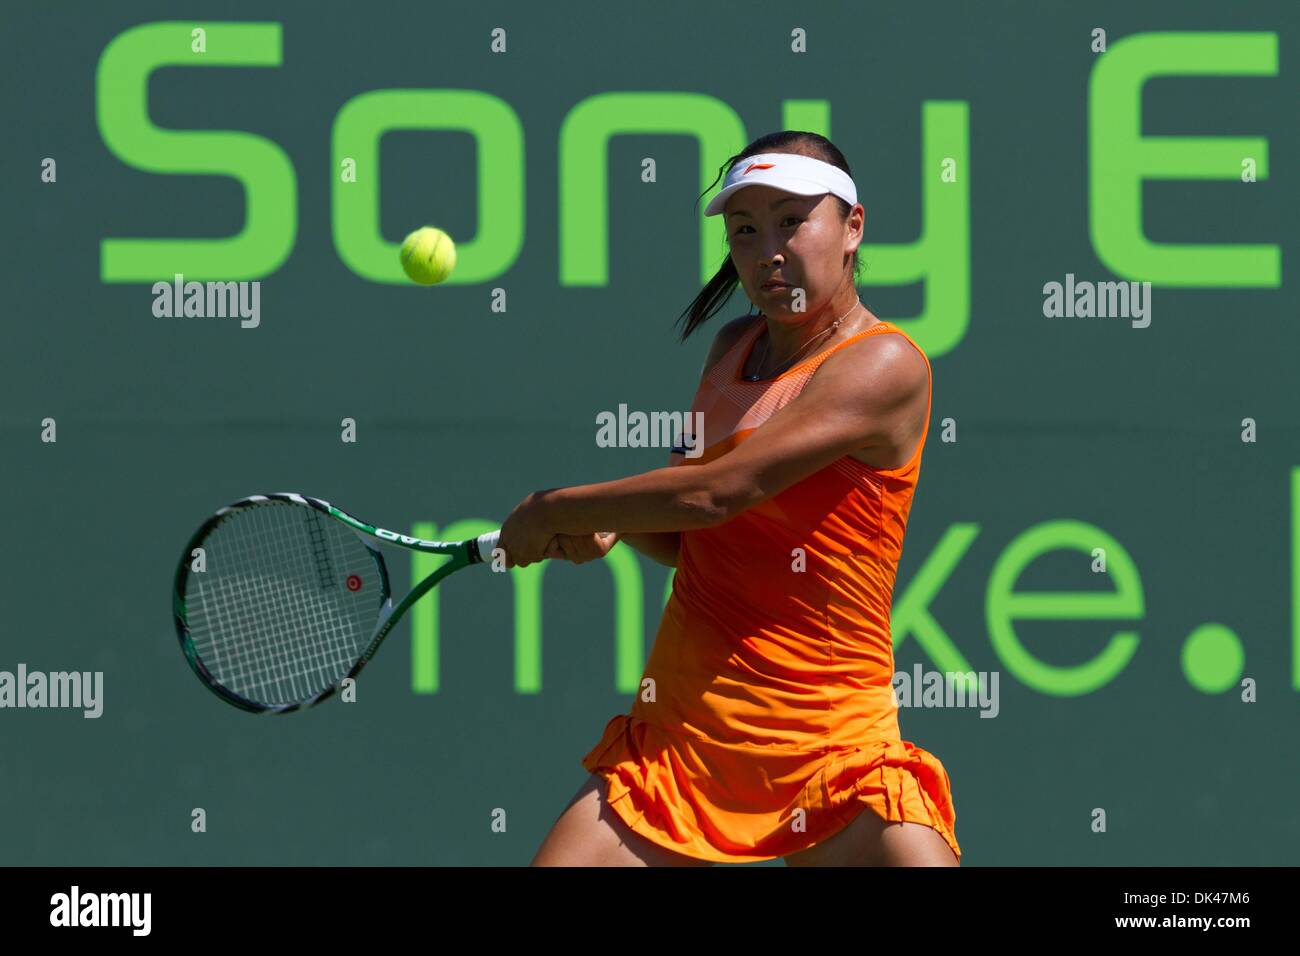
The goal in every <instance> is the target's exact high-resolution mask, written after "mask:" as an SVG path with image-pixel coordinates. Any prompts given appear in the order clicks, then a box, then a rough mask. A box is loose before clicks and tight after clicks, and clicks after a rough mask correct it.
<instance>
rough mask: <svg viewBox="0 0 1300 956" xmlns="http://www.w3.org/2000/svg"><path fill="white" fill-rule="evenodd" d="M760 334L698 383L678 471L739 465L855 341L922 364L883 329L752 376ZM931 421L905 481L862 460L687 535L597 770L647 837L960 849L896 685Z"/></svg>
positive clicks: (758, 322) (698, 851)
mask: <svg viewBox="0 0 1300 956" xmlns="http://www.w3.org/2000/svg"><path fill="white" fill-rule="evenodd" d="M764 324H765V321H764V319H763V317H762V316H761V315H760V316H758V317H756V319H755V322H754V324H753V326H752V327H751V328H749V329H747V330H746V331H745V333H744V334H742V335H741V337H740V339H739V340H738V341H737V342H736V344H735V345H734V346H733V347H732V348H731V349H730V350H729V351H728V352H727V353H726V354H725V355H724V356H723V357H722V359H720V360H719V361H718V362H717V363H716V364H715V365H714V367H713V368H712V369H711V370H710V371H709V372H708V373H707V374H706V375H705V377H704V379H703V380H702V381H701V382H700V386H699V390H698V391H697V392H696V395H695V401H694V404H693V405H692V409H691V410H692V412H703V413H704V418H703V425H704V436H703V447H704V451H703V453H702V454H701V455H700V456H699V457H697V458H686V457H685V455H683V454H681V453H675V454H673V455H672V457H671V459H670V464H671V465H672V466H690V465H693V464H704V463H706V462H709V461H712V460H713V459H715V458H717V457H718V456H720V455H725V454H726V453H727V452H728V451H729V450H730V449H732V448H734V447H736V445H737V444H739V443H740V442H742V441H744V439H745V438H746V436H747V435H748V434H749V433H750V432H752V431H753V430H754V429H755V428H758V427H759V426H760V425H762V424H763V422H764V421H766V420H767V418H768V417H769V416H770V415H772V414H773V413H774V412H776V410H777V409H779V408H781V407H782V406H783V405H785V404H786V403H788V402H790V401H791V400H793V399H794V398H795V396H797V395H798V394H799V392H800V391H801V390H802V389H803V387H804V385H805V384H806V383H807V382H808V380H809V379H810V378H811V377H812V375H813V373H814V372H815V371H816V370H817V367H818V366H819V365H820V364H821V363H822V362H824V361H825V360H826V359H827V358H828V357H829V356H830V355H831V354H832V353H833V352H835V351H837V350H838V349H841V348H843V347H844V346H846V345H848V344H849V343H851V342H854V341H857V340H859V339H862V338H865V337H867V336H870V335H901V336H903V338H905V339H906V340H907V341H908V342H910V343H911V344H912V346H913V347H915V348H916V349H917V351H918V352H921V349H920V347H919V346H917V345H916V343H915V342H914V341H913V340H912V338H911V337H910V336H908V335H907V334H906V333H905V332H903V331H902V330H901V329H899V328H898V327H897V326H894V325H892V324H890V323H888V322H881V323H878V324H877V325H875V326H872V327H871V328H870V329H867V330H866V331H864V332H860V333H858V334H857V335H854V336H852V337H850V338H849V339H846V340H845V341H844V342H841V343H839V344H838V345H836V346H835V347H834V348H831V349H828V350H826V351H825V352H822V353H821V354H819V355H815V356H813V357H812V358H810V359H808V360H807V361H805V362H803V363H801V364H798V365H796V366H794V367H793V368H791V369H789V370H787V371H786V372H784V373H782V374H781V375H779V376H777V377H776V378H774V379H766V380H763V381H760V382H746V381H744V380H743V379H742V376H741V370H742V369H743V368H744V367H745V362H746V360H747V359H748V356H749V353H750V351H751V349H752V348H753V346H754V343H755V341H756V340H757V339H758V337H759V335H760V334H761V333H762V331H763V328H764ZM921 356H922V358H925V362H926V368H927V370H929V367H930V362H929V359H928V358H926V357H925V353H924V352H921ZM929 410H930V409H929V400H928V399H927V404H926V422H927V425H926V429H925V432H923V433H922V435H921V441H920V442H919V443H918V445H917V448H916V452H915V453H914V454H913V455H912V458H911V460H910V461H908V462H907V464H905V465H903V466H902V467H900V468H893V469H888V470H881V469H876V468H871V467H869V466H867V465H865V464H863V463H861V462H859V461H857V460H856V459H854V458H852V457H851V456H848V455H846V456H844V457H843V458H840V459H838V460H837V461H835V462H833V463H831V464H830V465H828V466H827V467H825V468H823V469H822V470H821V471H819V472H816V473H815V474H812V475H810V476H808V477H807V478H804V479H803V480H802V481H799V482H797V483H795V484H794V485H792V486H790V487H789V488H787V489H785V490H784V491H782V492H781V493H780V494H778V495H774V496H773V497H771V498H769V499H768V500H766V501H764V502H762V503H761V504H758V505H755V506H753V507H751V508H748V509H746V510H745V511H743V512H742V513H740V514H738V515H736V516H735V517H734V518H731V519H730V520H728V521H726V522H725V523H723V524H721V525H717V526H715V527H712V528H703V529H699V530H693V531H683V532H682V533H681V548H680V552H679V557H678V562H677V572H676V575H675V576H674V579H673V587H672V594H671V596H670V597H669V600H668V604H667V606H666V607H665V608H664V613H663V618H662V619H661V621H660V624H659V630H658V633H657V634H656V636H655V642H654V646H653V648H652V650H651V652H650V658H649V660H648V661H647V662H646V667H645V672H644V677H643V679H642V689H641V692H640V693H639V694H638V696H637V698H636V701H635V703H634V704H633V706H632V708H631V711H630V713H626V714H619V715H618V716H616V717H614V718H612V719H611V720H610V721H609V723H608V724H607V725H606V726H605V730H604V733H603V734H602V736H601V739H600V741H599V742H598V743H597V744H596V746H595V747H593V748H592V749H591V751H590V752H589V753H588V754H587V755H586V756H585V757H584V758H583V759H582V766H583V767H584V768H586V769H587V770H588V771H590V772H592V773H597V774H600V775H602V776H603V777H604V778H605V780H606V781H607V782H608V788H607V790H606V796H607V799H608V802H609V804H610V806H611V807H612V808H613V809H614V811H615V812H617V813H618V815H619V816H620V817H621V818H622V819H623V821H624V822H625V823H626V824H627V825H628V826H629V827H630V828H631V829H632V830H634V831H635V832H637V833H639V834H641V835H642V836H644V837H646V838H647V839H649V840H651V841H652V842H654V843H656V844H658V845H660V846H662V847H666V848H667V849H669V850H675V851H676V852H678V853H681V854H684V855H685V856H689V857H693V858H696V859H701V860H713V861H716V862H722V863H746V862H753V861H757V860H770V859H774V858H776V857H781V856H785V855H787V854H790V853H794V852H796V851H798V850H802V849H805V848H807V847H810V846H813V845H815V844H817V843H820V842H822V841H823V840H825V839H827V838H828V837H830V836H832V835H833V834H835V833H836V832H837V831H839V830H841V829H843V828H844V827H845V826H847V825H848V823H849V822H850V821H851V820H852V819H853V818H854V817H855V816H856V815H857V814H858V813H860V812H862V810H863V808H864V807H870V808H871V810H872V811H874V812H875V813H876V814H878V815H879V816H880V817H881V818H883V819H885V820H888V821H891V822H903V821H906V822H911V823H922V824H925V825H927V826H930V827H932V828H934V829H935V830H937V831H938V832H939V833H940V834H941V835H942V836H943V838H944V839H945V840H946V841H947V842H948V845H949V846H951V847H952V851H953V853H955V854H957V855H958V856H960V854H961V849H960V847H958V845H957V838H956V833H955V824H956V813H955V811H954V809H953V803H952V795H951V788H950V784H949V781H948V774H947V771H945V770H944V768H943V764H941V763H940V762H939V760H938V759H937V758H936V757H934V756H933V755H931V754H930V753H928V752H926V751H925V750H922V749H921V748H919V747H916V746H913V745H912V744H911V743H908V742H907V741H905V740H902V739H900V734H899V727H898V706H897V704H896V703H895V700H894V697H893V694H892V691H891V683H890V682H891V678H892V676H893V673H894V651H893V642H892V640H891V637H890V627H889V612H890V606H891V603H892V598H893V589H894V579H895V575H896V572H897V569H898V559H899V556H900V554H901V553H902V547H903V533H904V531H905V529H906V527H907V516H908V512H909V511H910V510H911V505H912V493H913V491H914V489H915V487H916V480H917V475H918V473H919V471H920V467H921V451H922V448H923V447H924V445H925V437H926V433H928V431H929V425H928V423H929ZM689 420H690V421H696V420H697V419H696V418H695V416H694V414H692V415H691V417H690V419H689ZM647 679H649V680H652V681H653V684H652V685H648V684H647ZM648 686H650V687H652V689H653V700H651V699H647V698H648V697H650V696H651V694H650V691H649V690H647V687H648Z"/></svg>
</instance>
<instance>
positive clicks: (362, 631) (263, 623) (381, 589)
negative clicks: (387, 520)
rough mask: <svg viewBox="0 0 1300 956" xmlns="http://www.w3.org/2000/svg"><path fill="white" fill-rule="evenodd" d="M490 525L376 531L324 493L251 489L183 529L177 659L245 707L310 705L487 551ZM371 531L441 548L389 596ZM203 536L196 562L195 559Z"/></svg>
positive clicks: (414, 545) (275, 709)
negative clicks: (186, 533) (181, 656)
mask: <svg viewBox="0 0 1300 956" xmlns="http://www.w3.org/2000/svg"><path fill="white" fill-rule="evenodd" d="M500 533H501V532H500V530H499V529H498V530H497V531H491V532H489V533H487V534H483V535H479V536H478V537H477V538H469V539H467V540H465V541H454V542H453V541H424V540H422V539H420V538H412V537H409V536H408V535H404V534H398V533H397V532H395V531H385V530H384V529H383V528H377V527H375V526H374V525H369V524H366V523H365V522H364V521H361V520H360V519H358V518H354V517H353V516H352V515H350V514H348V513H347V512H346V511H343V510H341V509H339V508H335V507H334V506H333V505H331V504H330V503H329V502H327V501H321V500H320V499H318V498H308V497H307V496H305V495H298V494H291V493H284V494H274V495H253V496H251V497H249V498H243V499H241V500H240V501H237V502H235V503H234V504H232V505H230V506H229V507H227V508H222V509H221V510H220V511H218V512H217V513H216V514H215V515H213V516H212V517H211V518H209V519H208V520H207V521H206V522H204V524H203V526H202V527H201V528H199V530H198V531H196V532H195V533H194V535H193V537H191V538H190V541H189V544H187V545H186V546H185V553H184V554H183V555H182V556H181V562H180V566H179V568H177V571H176V580H175V585H174V590H173V595H172V606H173V613H174V615H175V618H176V633H177V635H178V636H179V637H180V642H181V649H182V650H183V651H184V652H185V659H186V660H188V661H189V662H190V667H191V668H193V669H194V673H196V674H197V675H198V676H199V679H200V680H201V681H203V683H204V685H205V686H206V687H207V688H208V689H209V690H211V691H212V692H213V693H215V694H216V695H217V696H218V697H220V698H221V699H222V700H224V701H226V702H227V703H230V704H234V705H235V706H236V707H239V708H242V709H243V710H247V711H252V712H254V713H275V714H283V713H288V712H289V711H294V710H299V709H301V708H305V707H311V706H314V705H315V704H318V703H320V702H321V701H322V700H324V699H325V698H326V697H329V696H330V695H331V694H333V693H334V692H335V691H336V690H337V689H338V688H339V686H340V685H341V684H342V682H343V681H344V679H346V678H349V677H356V675H357V674H358V673H360V672H361V668H362V667H364V666H365V664H366V662H367V661H369V660H370V658H372V657H373V656H374V655H375V652H376V651H377V650H379V645H380V644H381V643H383V640H384V638H385V637H387V636H388V632H389V631H391V630H392V629H393V625H395V624H396V623H397V622H398V621H399V620H400V619H401V617H402V615H403V614H405V613H406V611H407V610H408V609H409V608H410V607H411V605H413V604H414V603H415V602H416V601H418V600H419V599H420V598H422V597H423V596H424V595H425V594H427V593H428V592H429V591H430V590H431V589H432V588H433V587H434V586H435V585H437V584H438V582H439V581H441V580H442V579H443V578H445V577H447V576H448V575H449V574H454V573H455V572H457V571H459V570H460V569H461V568H464V567H468V566H469V565H471V564H480V563H482V562H484V561H485V560H486V559H488V558H490V557H492V552H493V550H494V549H495V548H496V546H497V538H498V536H499V535H500ZM372 541H375V542H378V541H383V542H386V543H388V544H394V545H400V546H401V547H403V548H409V549H410V550H412V551H424V552H427V553H431V554H445V555H449V556H450V560H449V561H447V562H446V563H444V564H443V565H442V566H441V567H439V568H438V570H436V571H434V572H433V573H432V574H430V575H429V576H428V577H426V578H425V579H424V580H423V581H421V582H420V583H419V584H417V585H416V586H415V587H414V588H412V589H411V592H410V593H409V594H407V595H406V597H404V598H402V599H401V600H400V601H399V602H397V604H396V605H394V604H393V599H392V596H391V594H390V593H389V581H388V569H387V568H386V567H385V566H384V558H383V555H382V554H381V553H380V552H379V549H378V548H376V547H375V546H374V544H372ZM196 548H202V549H203V554H202V561H203V564H202V565H198V567H201V568H202V570H196V565H197V563H198V556H197V555H196V554H195V549H196Z"/></svg>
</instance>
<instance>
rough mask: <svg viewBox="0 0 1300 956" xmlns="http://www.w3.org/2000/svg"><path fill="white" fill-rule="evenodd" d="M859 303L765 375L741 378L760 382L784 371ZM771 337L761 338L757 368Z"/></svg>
mask: <svg viewBox="0 0 1300 956" xmlns="http://www.w3.org/2000/svg"><path fill="white" fill-rule="evenodd" d="M861 304H862V300H861V299H858V301H857V302H855V303H853V308H851V309H849V311H848V312H845V313H844V314H843V315H841V316H840V317H839V318H838V319H836V320H835V321H834V322H832V323H831V324H830V326H829V327H828V328H825V329H823V330H822V331H820V332H818V333H817V334H816V335H814V336H813V337H812V338H810V339H809V340H808V341H807V342H805V343H804V344H803V345H802V346H800V348H799V351H797V352H795V353H794V355H792V356H790V357H789V358H788V359H786V360H785V361H784V362H783V363H782V364H781V365H780V366H779V367H777V368H775V369H773V370H772V371H770V372H768V373H767V374H766V375H758V374H755V375H744V376H742V378H743V379H744V381H746V382H761V381H762V380H763V379H765V378H771V377H772V376H773V375H776V374H777V373H778V372H781V371H784V370H785V369H786V368H788V367H789V366H790V363H792V362H794V361H795V359H797V358H799V356H800V355H802V354H803V353H804V352H806V351H808V346H810V345H812V344H813V343H814V342H816V341H817V340H818V339H820V338H822V336H825V335H830V334H832V333H834V331H835V330H836V329H838V328H839V327H840V323H841V322H843V321H844V320H845V319H846V318H848V317H849V313H851V312H852V311H853V309H856V308H857V307H858V306H860V305H861ZM771 337H772V336H771V335H770V334H769V335H768V337H767V338H765V339H763V358H762V360H761V361H760V362H759V363H758V367H759V368H762V367H763V363H764V362H766V361H767V353H768V345H767V343H768V340H769V339H771Z"/></svg>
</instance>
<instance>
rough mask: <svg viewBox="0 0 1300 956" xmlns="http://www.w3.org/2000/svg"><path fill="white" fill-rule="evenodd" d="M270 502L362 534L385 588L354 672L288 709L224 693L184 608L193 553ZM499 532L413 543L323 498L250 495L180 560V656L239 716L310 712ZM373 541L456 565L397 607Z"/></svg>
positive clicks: (202, 530)
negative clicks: (233, 520) (236, 514)
mask: <svg viewBox="0 0 1300 956" xmlns="http://www.w3.org/2000/svg"><path fill="white" fill-rule="evenodd" d="M268 501H287V502H290V503H292V504H296V505H306V506H308V507H311V508H314V509H316V510H317V511H319V512H321V513H322V514H325V515H327V516H329V517H330V518H333V519H335V520H336V521H340V522H342V523H343V524H345V525H347V526H348V527H349V528H351V529H352V530H353V531H356V532H359V534H358V537H359V538H360V540H361V543H362V544H364V545H365V546H366V548H367V549H368V550H369V551H370V555H371V557H372V558H374V561H375V566H376V568H377V569H378V571H379V580H380V587H381V588H382V597H383V600H382V603H381V604H380V611H379V618H378V621H377V624H376V627H375V633H374V636H373V637H372V638H371V639H370V643H369V644H368V645H367V646H366V649H365V651H364V652H363V653H362V655H361V657H360V658H358V659H357V661H356V663H354V664H353V665H352V667H351V669H350V670H349V671H348V673H347V674H345V675H344V676H343V677H341V678H339V681H338V683H336V684H334V685H333V686H331V687H328V688H326V689H325V690H323V691H321V692H319V693H318V694H315V695H314V696H312V697H310V698H308V699H306V700H302V701H295V702H293V703H289V704H267V703H263V702H260V701H254V700H249V699H248V698H247V697H244V696H243V695H242V694H238V693H236V692H235V691H233V690H231V689H230V688H228V687H225V686H224V685H222V684H221V683H220V682H218V681H217V679H216V678H215V677H213V676H212V673H211V672H210V671H209V670H208V668H207V667H206V666H205V665H204V663H203V661H202V660H200V659H199V657H198V654H197V653H196V651H195V649H194V640H193V638H192V636H191V635H190V628H189V624H188V610H187V608H186V604H185V586H186V583H187V582H188V581H189V577H190V575H191V574H201V573H203V572H195V571H191V570H190V564H191V562H192V561H193V555H194V549H195V548H198V547H201V546H202V543H203V541H204V540H205V539H206V538H207V536H208V534H209V533H210V532H211V531H212V529H213V528H214V527H216V526H217V525H218V524H219V523H220V522H221V521H223V520H224V519H225V518H226V517H227V516H228V515H229V514H230V513H231V512H233V511H237V510H239V509H241V508H249V507H256V506H257V505H259V504H262V503H265V502H268ZM497 533H498V532H496V531H493V532H490V533H489V534H486V535H480V536H479V537H477V538H467V539H465V540H464V541H427V540H425V539H423V538H413V537H411V536H410V535H405V534H399V533H398V532H396V531H389V530H387V529H385V528H380V527H378V526H377V525H372V524H367V523H366V522H364V521H362V520H361V519H360V518H357V517H355V516H354V515H350V514H348V513H347V512H346V511H344V510H343V509H342V508H336V507H335V506H334V505H332V504H330V503H329V502H328V501H323V500H322V499H320V498H312V497H309V496H308V495H301V494H298V493H296V492H290V491H285V492H276V493H274V494H266V495H249V496H248V497H246V498H240V499H239V500H238V501H235V502H232V503H231V504H229V505H227V506H226V507H224V508H222V509H221V510H219V511H218V512H216V514H214V515H212V517H210V518H208V520H207V521H205V522H204V523H203V524H202V525H201V526H200V527H199V529H198V530H197V531H195V532H194V534H192V535H191V536H190V540H189V542H188V543H187V544H186V545H185V552H184V554H183V555H182V556H181V560H180V563H179V565H177V568H176V576H175V579H174V581H173V585H172V617H173V620H174V621H175V623H176V634H177V637H178V638H179V639H180V644H181V651H182V652H183V653H184V654H185V659H186V660H187V661H188V662H189V665H190V668H191V669H192V670H193V671H194V673H195V674H196V675H198V678H199V680H201V681H202V682H203V684H204V686H205V687H207V688H208V690H210V691H212V692H213V693H214V694H216V695H217V696H218V697H220V698H221V699H222V700H224V701H226V703H228V704H233V705H234V706H235V707H238V708H239V709H240V710H245V711H248V712H249V713H254V714H289V713H292V712H294V711H295V710H306V709H307V708H308V707H315V706H316V705H317V704H319V703H320V702H321V701H323V700H326V699H327V698H329V697H332V696H333V695H334V694H335V693H336V692H337V691H338V689H339V687H340V686H342V683H343V681H345V680H348V679H349V678H355V677H356V676H357V675H358V674H359V673H361V669H362V668H363V667H365V666H366V664H367V663H368V662H369V661H370V659H371V658H372V657H374V656H375V652H376V651H378V650H379V645H380V644H382V643H383V642H384V638H386V637H387V636H388V634H389V632H390V631H391V630H392V629H393V628H394V627H395V626H396V624H397V622H398V621H400V620H401V619H402V616H403V615H404V614H405V613H406V612H407V610H409V609H410V607H411V606H412V605H413V604H415V602H416V601H418V600H420V598H422V597H424V595H426V594H427V593H429V591H431V590H432V589H433V588H434V587H436V586H437V585H438V583H439V582H440V581H442V580H443V579H444V578H446V577H447V576H448V575H450V574H453V573H455V572H456V571H459V570H460V569H461V568H465V567H469V565H471V564H481V563H483V562H484V561H485V560H486V558H487V557H490V556H491V548H493V547H495V544H496V537H497ZM369 539H374V540H376V541H382V542H385V543H387V544H392V545H397V546H398V547H402V548H406V549H408V550H410V551H420V552H423V553H425V554H443V555H448V556H449V557H450V558H451V560H450V561H448V562H446V563H445V564H443V565H442V566H441V567H439V568H438V569H437V570H436V571H434V572H433V573H432V574H429V575H427V576H426V577H425V578H424V580H422V581H420V583H419V584H417V585H415V587H413V588H412V589H411V591H410V593H409V594H407V595H406V596H405V597H404V598H402V600H400V601H399V602H397V604H395V605H394V604H393V597H392V592H391V590H390V589H389V581H388V568H387V566H386V565H385V563H384V556H383V553H382V552H381V551H380V550H379V549H378V548H377V547H375V546H374V545H373V544H371V542H370V540H369ZM484 549H487V550H488V555H487V556H485V555H484V554H483V551H484Z"/></svg>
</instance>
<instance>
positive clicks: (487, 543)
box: [478, 528, 501, 561]
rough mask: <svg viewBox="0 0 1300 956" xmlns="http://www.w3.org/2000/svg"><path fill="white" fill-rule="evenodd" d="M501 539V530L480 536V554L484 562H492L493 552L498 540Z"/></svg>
mask: <svg viewBox="0 0 1300 956" xmlns="http://www.w3.org/2000/svg"><path fill="white" fill-rule="evenodd" d="M500 537H501V529H500V528H497V530H496V531H489V532H488V533H487V534H481V535H479V536H478V553H479V556H480V557H482V558H483V560H484V561H491V560H492V552H493V551H495V550H496V547H497V539H498V538H500Z"/></svg>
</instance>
